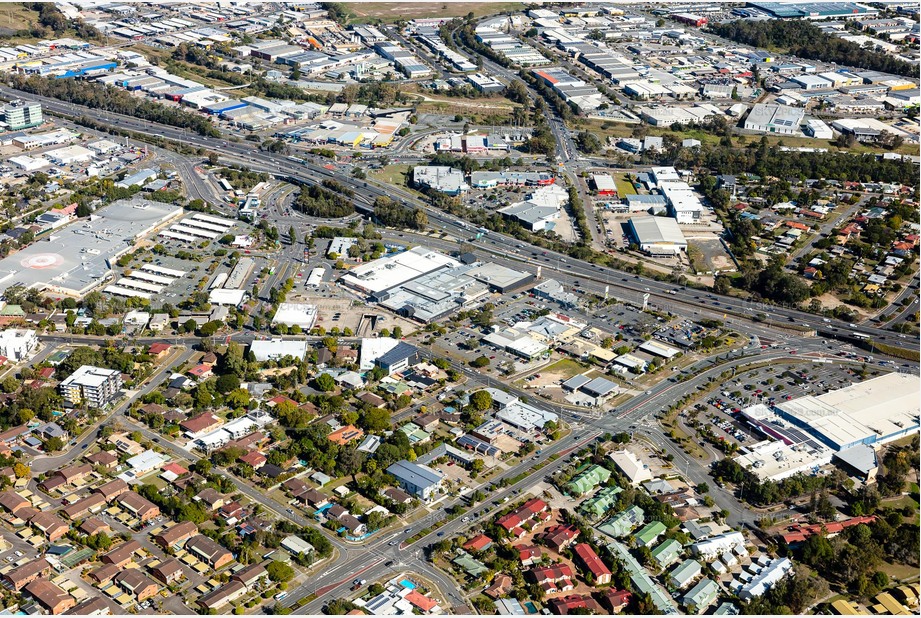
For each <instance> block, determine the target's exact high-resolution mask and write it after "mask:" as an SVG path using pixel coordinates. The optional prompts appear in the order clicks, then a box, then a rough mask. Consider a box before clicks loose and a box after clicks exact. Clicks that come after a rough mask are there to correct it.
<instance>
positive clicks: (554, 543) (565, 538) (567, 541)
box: [539, 524, 579, 553]
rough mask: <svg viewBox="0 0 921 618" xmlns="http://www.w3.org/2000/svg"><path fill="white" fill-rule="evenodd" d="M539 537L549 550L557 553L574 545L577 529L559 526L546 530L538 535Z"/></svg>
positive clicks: (569, 526)
mask: <svg viewBox="0 0 921 618" xmlns="http://www.w3.org/2000/svg"><path fill="white" fill-rule="evenodd" d="M539 537H540V538H541V539H542V540H543V541H544V542H545V543H547V545H548V546H549V547H550V548H551V549H553V550H554V551H556V552H557V553H559V552H560V551H562V550H564V549H566V548H567V547H569V546H570V545H572V544H573V543H575V541H576V539H577V538H578V537H579V529H578V528H576V527H575V526H572V525H570V524H559V525H557V526H551V527H549V528H547V529H546V530H544V531H543V532H542V533H540V535H539Z"/></svg>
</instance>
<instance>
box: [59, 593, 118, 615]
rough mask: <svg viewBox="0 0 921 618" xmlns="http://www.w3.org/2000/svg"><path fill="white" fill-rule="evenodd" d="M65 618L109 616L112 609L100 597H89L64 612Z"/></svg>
mask: <svg viewBox="0 0 921 618" xmlns="http://www.w3.org/2000/svg"><path fill="white" fill-rule="evenodd" d="M64 614H65V615H67V616H109V615H111V614H112V609H111V608H110V607H109V604H108V603H106V602H105V599H103V598H102V597H90V598H88V599H87V600H85V601H83V602H81V603H77V604H76V605H75V606H73V607H72V608H70V609H69V610H67V611H66V612H64Z"/></svg>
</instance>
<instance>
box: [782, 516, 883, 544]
mask: <svg viewBox="0 0 921 618" xmlns="http://www.w3.org/2000/svg"><path fill="white" fill-rule="evenodd" d="M875 521H876V515H865V516H861V517H851V518H850V519H845V520H842V521H832V522H827V523H824V524H812V525H808V526H804V525H802V524H793V525H792V526H790V527H789V528H787V532H785V533H784V534H781V535H780V536H781V538H782V539H783V540H784V543H786V544H787V545H796V544H798V543H802V542H803V541H805V540H806V539H808V538H809V537H811V536H815V535H816V534H824V535H825V536H827V537H829V538H831V537H834V536H837V535H839V534H841V533H842V532H843V531H844V530H845V529H846V528H850V527H852V526H857V525H859V524H871V523H873V522H875Z"/></svg>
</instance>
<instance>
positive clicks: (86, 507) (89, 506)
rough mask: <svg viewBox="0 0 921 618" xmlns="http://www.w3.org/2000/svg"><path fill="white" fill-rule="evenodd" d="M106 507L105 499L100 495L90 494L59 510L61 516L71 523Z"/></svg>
mask: <svg viewBox="0 0 921 618" xmlns="http://www.w3.org/2000/svg"><path fill="white" fill-rule="evenodd" d="M105 505H106V499H105V498H104V497H103V496H102V494H97V493H92V494H90V495H88V496H87V497H85V498H81V499H80V500H77V501H76V502H73V503H71V504H68V505H67V506H65V507H64V508H63V509H61V511H60V512H61V514H62V515H64V517H66V518H67V519H69V520H71V521H73V520H75V519H79V518H81V517H83V516H85V515H87V514H88V513H98V512H99V511H101V510H102V508H103V507H104V506H105Z"/></svg>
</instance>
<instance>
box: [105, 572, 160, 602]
mask: <svg viewBox="0 0 921 618" xmlns="http://www.w3.org/2000/svg"><path fill="white" fill-rule="evenodd" d="M112 581H113V582H115V584H116V585H118V587H119V588H121V589H122V590H124V591H125V592H127V593H128V594H130V595H131V596H132V597H134V600H135V602H137V603H143V602H144V601H146V600H147V599H149V598H150V597H152V596H154V595H155V594H157V592H159V591H160V586H159V585H158V584H157V582H155V581H154V580H152V579H150V578H149V577H147V576H146V575H144V574H143V573H142V572H141V570H140V569H128V570H127V571H122V572H120V573H119V574H118V575H116V576H115V577H114V578H112Z"/></svg>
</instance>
